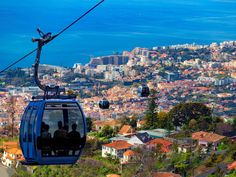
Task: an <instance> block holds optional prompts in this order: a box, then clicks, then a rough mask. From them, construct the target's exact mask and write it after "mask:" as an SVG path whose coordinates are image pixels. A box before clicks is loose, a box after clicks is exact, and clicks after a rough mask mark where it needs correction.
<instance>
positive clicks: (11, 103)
mask: <svg viewBox="0 0 236 177" xmlns="http://www.w3.org/2000/svg"><path fill="white" fill-rule="evenodd" d="M5 106H6V108H7V113H8V119H9V122H8V125H7V129H8V132H11V136H12V137H13V136H14V122H15V116H16V115H15V114H16V98H15V97H14V96H12V95H10V96H9V97H8V101H7V103H6V105H5Z"/></svg>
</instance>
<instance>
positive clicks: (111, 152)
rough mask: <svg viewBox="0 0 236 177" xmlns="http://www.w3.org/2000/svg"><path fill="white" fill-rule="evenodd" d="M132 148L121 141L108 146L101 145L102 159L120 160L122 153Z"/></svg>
mask: <svg viewBox="0 0 236 177" xmlns="http://www.w3.org/2000/svg"><path fill="white" fill-rule="evenodd" d="M131 147H132V145H131V144H129V143H127V142H126V141H123V140H118V141H114V142H112V143H109V144H104V145H102V157H108V156H111V157H114V158H119V159H120V158H122V157H123V153H124V152H125V151H127V150H128V149H130V148H131Z"/></svg>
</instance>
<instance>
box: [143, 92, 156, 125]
mask: <svg viewBox="0 0 236 177" xmlns="http://www.w3.org/2000/svg"><path fill="white" fill-rule="evenodd" d="M155 95H156V91H155V90H151V95H150V99H149V101H148V108H147V111H146V114H145V117H144V119H145V125H144V127H145V128H147V129H153V128H157V126H158V120H157V107H158V105H157V104H156V102H155V99H156V97H155Z"/></svg>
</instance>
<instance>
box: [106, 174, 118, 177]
mask: <svg viewBox="0 0 236 177" xmlns="http://www.w3.org/2000/svg"><path fill="white" fill-rule="evenodd" d="M107 177H120V175H117V174H109V175H107Z"/></svg>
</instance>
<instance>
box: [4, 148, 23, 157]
mask: <svg viewBox="0 0 236 177" xmlns="http://www.w3.org/2000/svg"><path fill="white" fill-rule="evenodd" d="M5 151H6V152H7V153H9V154H14V155H18V154H22V151H21V150H20V149H18V148H10V149H6V150H5Z"/></svg>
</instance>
